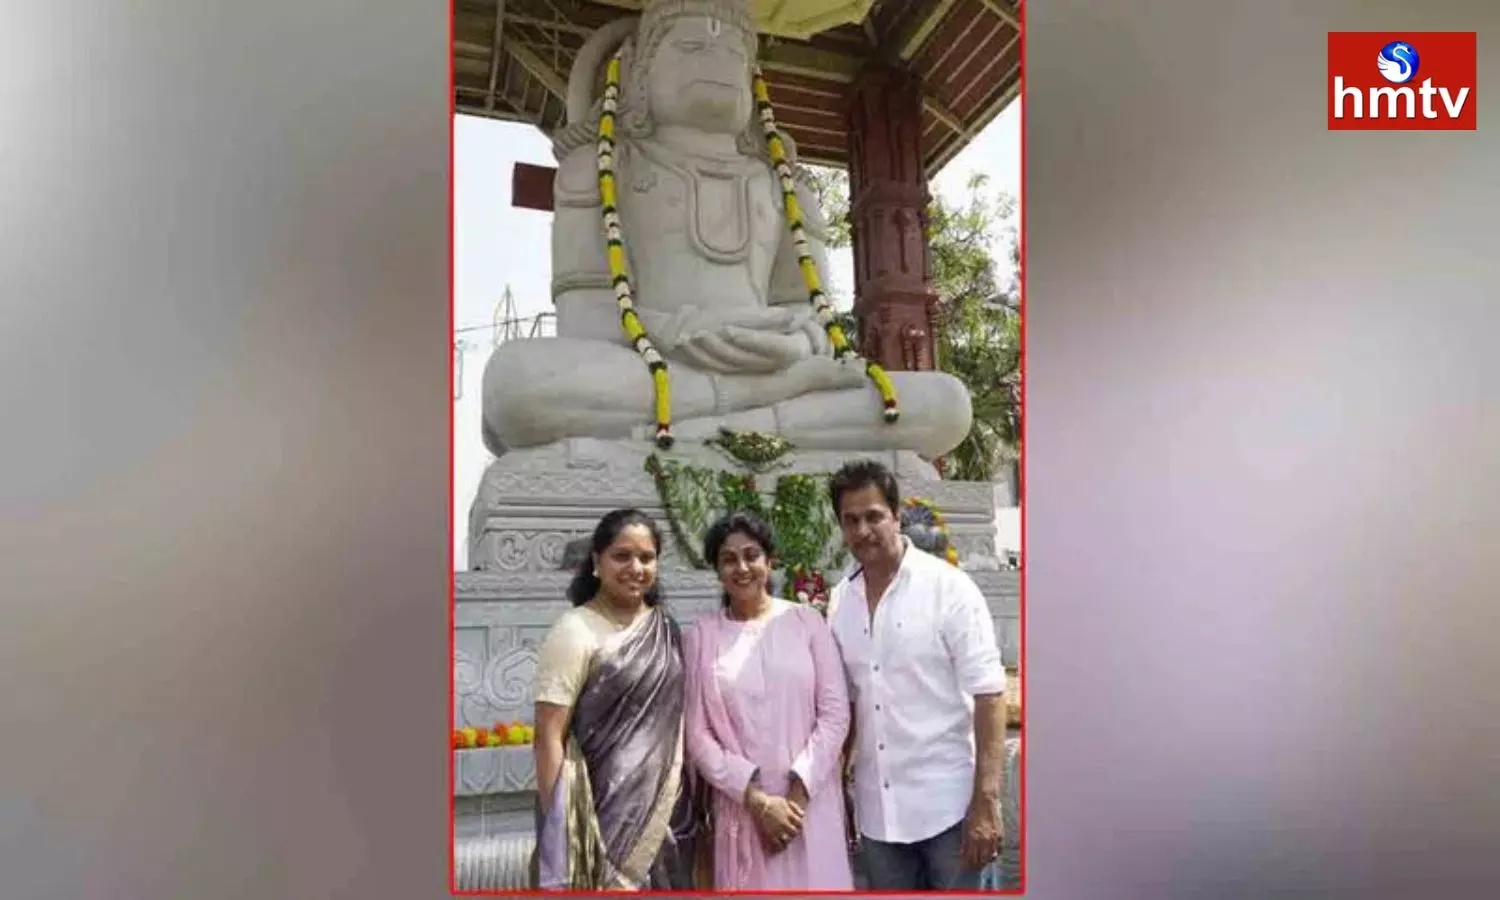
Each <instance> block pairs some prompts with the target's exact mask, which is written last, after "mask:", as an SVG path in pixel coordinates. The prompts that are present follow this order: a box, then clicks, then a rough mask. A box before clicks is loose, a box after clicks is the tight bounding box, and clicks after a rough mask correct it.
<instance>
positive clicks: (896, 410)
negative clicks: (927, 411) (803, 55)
mask: <svg viewBox="0 0 1500 900" xmlns="http://www.w3.org/2000/svg"><path fill="white" fill-rule="evenodd" d="M754 88H755V106H756V109H758V110H759V111H760V124H761V129H762V130H763V131H765V134H766V149H767V150H768V151H769V152H770V154H771V163H772V165H774V166H775V167H776V175H777V177H778V178H780V179H781V196H782V199H783V206H785V208H786V221H787V225H788V227H790V228H791V230H792V242H793V243H794V244H795V245H796V248H797V264H798V266H799V267H801V269H802V282H803V283H804V284H805V285H807V299H808V302H810V303H812V305H813V311H814V312H815V313H816V315H817V317H818V322H819V323H821V324H822V326H823V330H824V331H825V332H827V333H828V343H829V344H831V345H832V346H833V355H834V357H835V358H838V359H850V358H853V357H854V356H855V353H854V348H853V347H851V346H850V345H849V339H848V338H846V337H845V336H844V330H843V329H842V328H840V327H839V326H838V323H837V321H835V318H834V309H833V302H832V301H831V300H829V299H828V295H827V294H825V293H824V292H823V279H822V278H821V276H820V275H819V273H818V263H817V260H815V259H813V256H812V249H811V248H810V247H809V245H808V242H807V231H806V229H805V227H804V226H803V223H802V204H801V202H800V201H799V200H798V199H797V183H796V178H795V177H794V174H793V172H792V163H791V160H790V159H788V158H787V153H786V142H785V141H783V140H782V138H781V131H780V130H779V129H778V128H777V127H776V114H775V112H774V111H773V110H772V109H771V91H770V88H768V87H767V86H766V78H765V76H764V75H763V74H761V71H760V66H756V67H755V80H754ZM865 375H866V377H868V378H869V379H870V381H872V382H873V383H874V384H875V389H876V390H878V391H879V392H880V402H881V405H882V406H884V408H885V411H884V416H885V420H886V421H887V422H895V421H896V420H897V419H899V418H900V417H901V409H900V407H899V406H897V404H896V387H895V385H893V384H891V379H890V376H889V375H887V374H886V372H885V370H884V369H882V368H881V367H880V366H879V365H877V364H876V363H874V362H872V361H868V360H867V361H866V362H865Z"/></svg>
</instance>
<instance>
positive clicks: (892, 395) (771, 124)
mask: <svg viewBox="0 0 1500 900" xmlns="http://www.w3.org/2000/svg"><path fill="white" fill-rule="evenodd" d="M623 56H624V51H623V49H622V50H621V51H618V52H616V53H615V55H614V56H613V57H612V58H611V59H610V61H609V64H608V66H607V67H606V68H605V76H604V102H603V105H602V110H601V112H600V114H599V205H600V208H601V211H602V213H603V216H604V237H605V250H606V255H607V257H608V259H609V276H610V282H611V284H612V285H613V287H614V291H615V302H616V303H617V304H618V306H619V309H620V327H621V329H622V330H623V331H624V332H625V337H626V339H627V340H629V341H630V344H631V346H632V347H634V348H635V351H636V352H637V353H638V354H640V356H641V359H642V360H644V361H645V363H646V366H647V368H649V369H650V371H651V380H652V384H653V386H654V391H655V416H656V445H657V446H658V447H660V448H661V449H663V450H666V449H670V448H671V446H672V443H673V435H672V391H671V378H670V375H669V373H668V369H667V361H666V358H665V357H663V356H662V354H661V351H660V350H658V349H657V347H656V345H655V344H653V343H652V341H651V337H650V336H649V335H648V334H647V333H646V327H645V325H643V324H642V323H641V320H640V316H639V315H637V313H636V311H635V300H634V296H633V294H632V288H631V283H630V268H629V263H628V258H627V256H626V252H625V235H624V228H623V225H622V222H621V219H620V210H619V192H618V185H617V183H616V180H615V165H614V163H615V149H616V144H615V124H616V116H617V113H618V112H619V104H620V70H621V67H622V65H623V63H622V59H623ZM752 85H753V89H754V94H755V104H756V108H757V109H758V110H759V113H760V121H761V126H762V128H763V129H764V131H765V135H766V148H767V152H769V153H770V156H771V162H772V164H773V165H774V166H775V167H776V174H777V176H778V177H779V179H780V181H781V192H782V197H783V199H784V203H783V206H784V207H785V213H786V220H787V226H788V227H789V228H790V229H791V234H792V241H793V243H794V244H795V245H796V249H797V264H798V266H799V267H800V268H801V270H802V281H803V283H804V284H805V285H806V287H807V295H808V301H809V302H810V303H811V304H812V306H813V310H814V314H815V316H816V317H817V319H818V322H819V323H820V324H821V325H822V326H823V330H824V331H825V332H826V333H827V335H828V343H829V345H830V346H831V347H832V349H833V355H834V357H835V358H836V359H841V360H853V359H857V358H858V355H857V354H856V353H855V352H854V348H853V347H852V346H850V344H849V340H848V338H846V337H845V336H844V332H843V329H841V328H839V326H838V323H837V321H836V319H835V314H834V308H833V303H832V302H831V301H830V300H829V299H828V296H827V295H826V294H825V293H824V292H823V281H822V277H821V275H820V274H819V272H818V264H817V261H816V260H815V259H814V258H813V255H812V251H811V248H810V246H809V244H808V240H807V233H806V230H805V228H804V226H803V222H802V207H801V204H800V202H799V201H798V200H797V190H796V182H795V179H794V176H793V172H792V166H791V161H790V160H789V159H788V157H787V152H786V144H785V142H784V141H783V140H782V137H781V133H780V131H779V130H778V129H777V127H776V117H775V114H774V113H773V111H772V109H771V97H770V93H769V90H768V89H767V87H766V80H765V78H764V76H762V74H761V71H760V67H759V66H756V67H754V70H753V82H752ZM865 375H866V376H867V377H868V378H869V379H870V381H871V382H872V383H873V384H874V385H875V389H876V390H877V391H879V393H880V402H881V406H882V407H883V410H884V412H883V416H884V419H885V421H886V422H895V421H897V420H898V419H899V418H900V417H901V409H900V406H899V405H898V404H897V401H896V388H895V385H893V384H892V383H891V379H890V376H889V375H887V374H886V372H885V370H884V369H882V368H881V367H880V366H879V365H877V364H876V363H875V362H873V361H871V360H866V361H865Z"/></svg>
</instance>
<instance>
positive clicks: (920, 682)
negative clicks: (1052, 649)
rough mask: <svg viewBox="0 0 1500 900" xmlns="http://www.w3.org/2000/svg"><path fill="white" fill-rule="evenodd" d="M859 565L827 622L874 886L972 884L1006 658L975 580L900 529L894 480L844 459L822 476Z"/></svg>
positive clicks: (986, 812) (995, 800)
mask: <svg viewBox="0 0 1500 900" xmlns="http://www.w3.org/2000/svg"><path fill="white" fill-rule="evenodd" d="M830 493H831V495H832V500H833V507H834V510H835V511H836V512H837V514H838V518H839V526H840V528H841V529H842V531H843V537H844V543H845V545H846V546H847V547H848V548H849V550H850V552H851V553H852V554H853V556H854V558H855V560H856V562H857V563H858V566H857V567H856V568H855V569H854V570H853V572H852V573H851V574H850V575H849V576H848V577H846V578H845V579H844V580H842V581H841V582H839V584H838V585H836V586H835V587H834V589H833V592H832V596H831V598H830V603H829V612H828V621H829V624H830V625H831V626H832V628H833V634H834V638H835V639H836V640H837V642H838V645H839V649H840V650H841V651H842V653H843V658H844V669H845V672H846V674H847V675H848V679H849V695H850V699H851V706H852V707H853V725H852V727H851V728H850V733H849V741H848V745H847V746H848V747H849V750H850V755H851V757H852V769H853V773H854V789H853V795H854V813H855V815H854V818H855V822H856V824H857V828H858V831H859V837H860V851H859V852H860V861H861V863H862V867H863V868H864V870H865V874H866V877H867V878H868V879H869V888H870V889H871V890H881V891H921V890H935V891H944V890H947V891H964V890H968V891H973V890H977V889H978V887H979V876H980V872H981V871H982V870H983V868H984V866H985V865H986V864H987V863H989V862H990V861H992V860H994V859H995V858H996V857H997V856H998V855H999V852H1000V843H1001V840H1002V838H1003V835H1002V833H1001V828H1002V826H1001V821H1000V809H999V806H1000V795H1001V773H1002V772H1003V767H1004V759H1005V703H1004V691H1005V669H1004V667H1003V665H1002V664H1001V661H1000V651H999V649H998V647H997V645H996V643H995V629H994V623H993V622H992V620H991V619H990V612H989V607H988V605H987V604H986V603H985V600H984V596H983V594H981V593H980V591H979V587H978V586H977V585H976V584H974V581H973V579H971V578H970V577H969V576H968V575H966V574H965V573H964V572H963V571H962V570H960V569H958V568H957V567H956V566H953V565H950V564H949V563H948V562H947V561H946V560H943V559H939V558H938V557H935V556H932V555H931V554H928V553H924V552H923V551H921V550H920V549H918V548H916V547H914V546H912V545H911V542H910V541H909V540H907V539H906V538H905V537H904V536H903V535H902V534H901V517H900V504H901V501H900V491H899V488H898V486H897V484H896V478H895V476H894V475H893V474H891V472H890V470H889V469H887V468H886V467H885V466H882V465H880V464H879V463H876V462H873V461H858V462H852V463H850V464H848V465H846V466H844V467H843V468H842V469H840V470H839V471H838V473H837V474H835V475H834V477H833V480H832V482H831V484H830Z"/></svg>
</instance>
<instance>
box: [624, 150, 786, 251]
mask: <svg viewBox="0 0 1500 900" xmlns="http://www.w3.org/2000/svg"><path fill="white" fill-rule="evenodd" d="M641 157H643V158H642V160H641V161H642V162H645V163H646V165H645V166H642V167H641V168H642V169H645V170H646V171H643V172H641V173H640V175H639V177H637V178H635V179H633V180H632V182H631V186H632V188H634V189H635V190H636V191H637V192H639V193H641V194H642V195H644V196H643V199H645V201H646V205H647V206H651V207H656V208H657V210H658V213H657V214H658V215H671V216H672V217H674V218H675V217H676V216H677V215H681V216H682V219H681V220H680V221H682V222H683V224H684V225H685V226H686V230H687V233H688V238H689V240H690V241H691V243H692V245H693V248H694V249H695V250H696V251H697V252H698V253H700V254H702V255H703V256H704V257H706V258H707V259H709V260H712V261H713V262H716V263H723V264H732V263H741V262H744V261H745V260H746V259H747V258H749V256H750V255H751V253H752V251H753V250H754V249H755V245H756V243H757V242H761V243H765V242H767V241H769V242H770V243H772V244H774V242H775V241H776V240H777V237H778V235H779V232H777V231H776V230H775V229H776V228H777V227H779V224H780V220H779V218H778V216H779V214H780V211H779V210H778V209H777V207H776V203H775V200H774V197H775V192H774V191H772V190H770V179H769V175H768V174H767V173H766V172H765V171H764V170H763V168H762V167H760V166H756V165H754V164H753V163H750V162H749V161H738V160H736V161H724V162H719V161H715V160H667V159H664V158H662V156H661V155H660V154H658V153H655V152H652V151H650V150H646V149H645V148H642V153H641ZM669 210H670V213H669V212H668V211H669ZM650 218H651V217H650V216H647V217H646V219H647V220H649V219H650ZM768 226H769V227H768Z"/></svg>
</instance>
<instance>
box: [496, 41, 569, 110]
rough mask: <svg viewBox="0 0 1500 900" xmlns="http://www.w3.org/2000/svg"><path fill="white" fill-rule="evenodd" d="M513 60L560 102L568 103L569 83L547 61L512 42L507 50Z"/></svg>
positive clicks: (527, 48)
mask: <svg viewBox="0 0 1500 900" xmlns="http://www.w3.org/2000/svg"><path fill="white" fill-rule="evenodd" d="M506 50H507V52H509V53H510V56H511V58H512V59H514V60H515V61H516V62H518V63H520V64H521V68H523V69H525V70H526V72H527V74H529V75H530V76H531V77H532V78H535V79H536V80H537V82H538V83H539V84H541V86H542V87H544V88H546V89H547V92H548V93H549V94H551V95H552V96H554V97H556V98H557V99H558V101H559V102H561V103H567V102H568V82H567V81H566V80H565V79H564V78H563V77H562V76H561V75H559V74H557V72H556V71H555V70H554V69H553V68H552V67H551V66H549V65H547V62H546V60H544V59H542V58H541V57H540V56H537V55H536V52H535V51H534V50H532V49H531V48H530V47H526V46H523V45H521V44H518V43H516V42H515V41H512V42H511V43H510V45H509V46H508V47H507V48H506Z"/></svg>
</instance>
